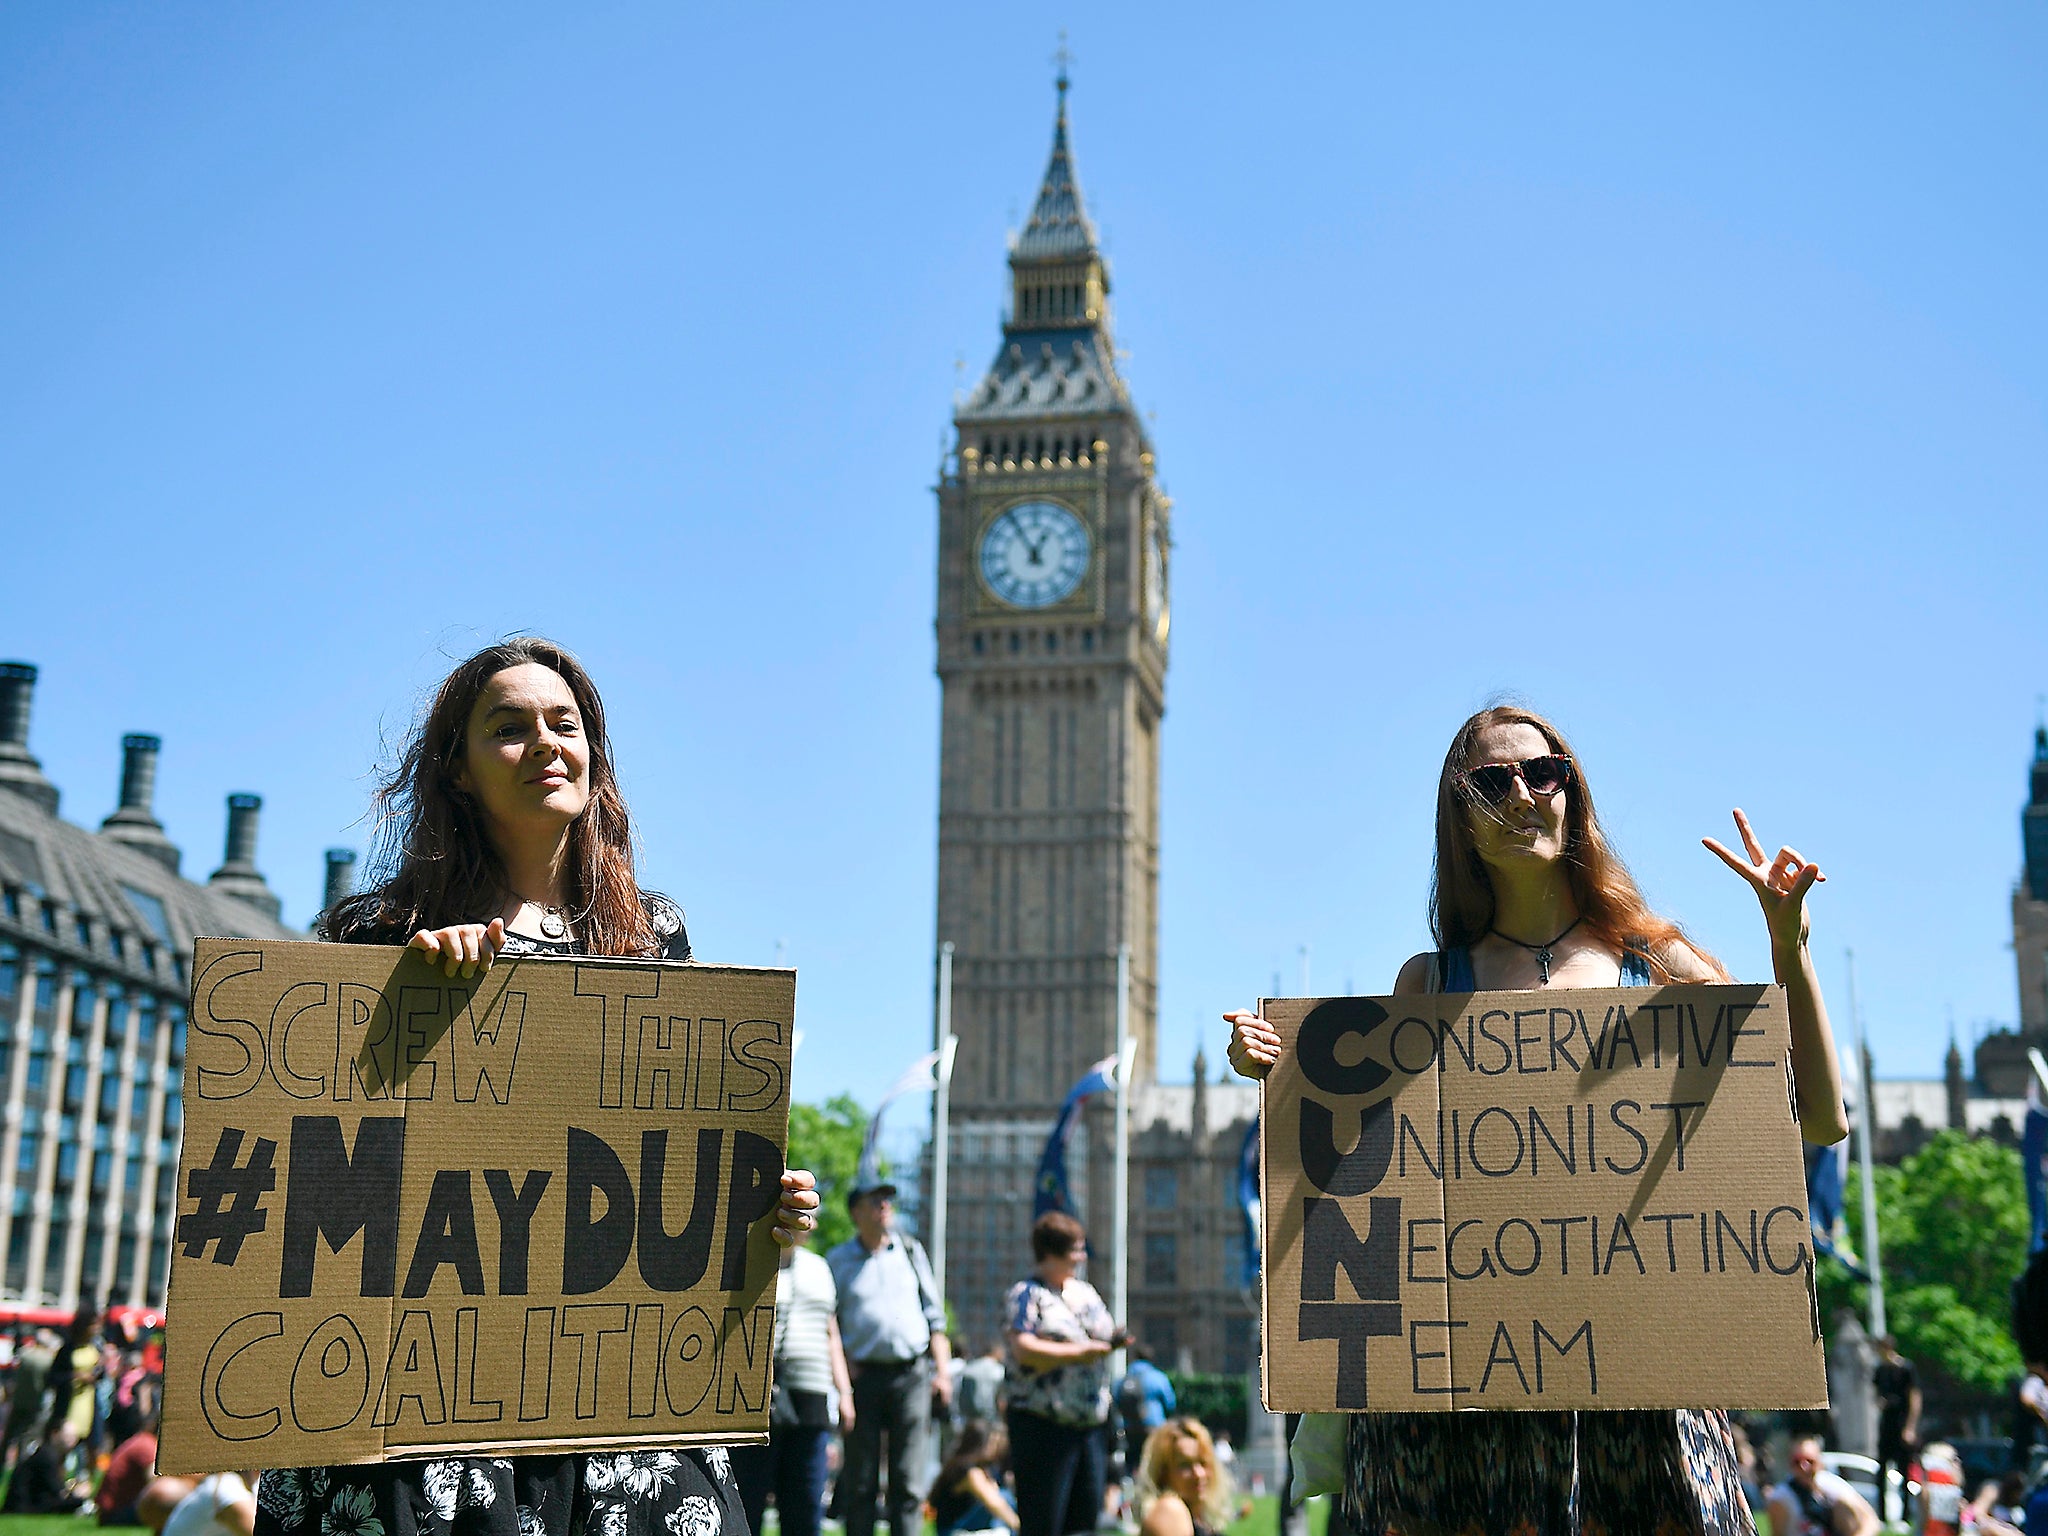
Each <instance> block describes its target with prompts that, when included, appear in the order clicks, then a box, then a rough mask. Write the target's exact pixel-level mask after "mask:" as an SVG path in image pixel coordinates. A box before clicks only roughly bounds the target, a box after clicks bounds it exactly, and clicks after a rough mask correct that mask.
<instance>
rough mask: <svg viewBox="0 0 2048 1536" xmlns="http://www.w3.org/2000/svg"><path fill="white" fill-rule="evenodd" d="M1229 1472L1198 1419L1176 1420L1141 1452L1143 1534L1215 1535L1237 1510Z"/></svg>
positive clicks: (1152, 1437) (1159, 1430)
mask: <svg viewBox="0 0 2048 1536" xmlns="http://www.w3.org/2000/svg"><path fill="white" fill-rule="evenodd" d="M1231 1502H1232V1493H1231V1484H1230V1474H1229V1473H1228V1472H1226V1471H1224V1470H1223V1468H1222V1466H1221V1465H1220V1464H1218V1462H1217V1460H1216V1446H1215V1443H1214V1442H1213V1441H1212V1440H1210V1438H1209V1431H1208V1429H1207V1428H1206V1427H1205V1426H1204V1425H1203V1423H1202V1421H1201V1420H1200V1419H1175V1420H1173V1421H1172V1422H1171V1423H1166V1424H1161V1425H1159V1426H1158V1427H1157V1428H1156V1429H1154V1430H1153V1431H1152V1433H1151V1434H1149V1435H1147V1436H1146V1437H1145V1440H1144V1443H1143V1445H1142V1446H1141V1447H1140V1449H1139V1453H1138V1511H1139V1525H1138V1531H1139V1536H1217V1533H1218V1532H1220V1531H1222V1530H1223V1529H1224V1527H1226V1526H1228V1525H1229V1524H1230V1522H1231V1518H1232V1516H1233V1514H1234V1511H1233V1510H1232V1508H1231Z"/></svg>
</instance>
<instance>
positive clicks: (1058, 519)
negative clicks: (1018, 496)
mask: <svg viewBox="0 0 2048 1536" xmlns="http://www.w3.org/2000/svg"><path fill="white" fill-rule="evenodd" d="M980 558H981V579H982V580H983V581H984V582H986V583H988V589H989V591H991V592H993V593H995V595H996V596H997V597H999V598H1001V599H1002V600H1003V601H1004V602H1006V603H1008V604H1009V605H1010V606H1011V607H1012V608H1049V607H1051V606H1052V605H1053V604H1054V603H1057V602H1059V601H1061V600H1062V599H1064V598H1067V597H1071V596H1072V595H1073V592H1074V589H1075V588H1076V587H1078V586H1080V585H1081V578H1082V577H1083V576H1086V575H1087V574H1088V530H1087V528H1085V527H1084V526H1083V525H1082V523H1081V519H1080V518H1078V517H1076V516H1075V515H1074V514H1073V513H1072V512H1071V511H1069V510H1068V509H1067V508H1065V507H1063V506H1061V505H1060V504H1059V503H1058V502H1056V501H1027V502H1022V503H1020V504H1019V505H1017V506H1014V507H1011V508H1009V509H1008V510H1007V511H1005V512H1003V513H1002V514H1001V515H1000V516H999V517H997V518H996V520H995V521H994V522H992V523H990V524H989V525H988V531H987V532H986V533H984V534H983V535H982V536H981V557H980Z"/></svg>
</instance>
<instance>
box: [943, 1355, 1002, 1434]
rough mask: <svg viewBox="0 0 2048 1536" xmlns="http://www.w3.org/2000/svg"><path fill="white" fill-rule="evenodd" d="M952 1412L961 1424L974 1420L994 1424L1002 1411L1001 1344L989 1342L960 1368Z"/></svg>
mask: <svg viewBox="0 0 2048 1536" xmlns="http://www.w3.org/2000/svg"><path fill="white" fill-rule="evenodd" d="M953 1414H954V1417H955V1418H957V1419H959V1421H960V1422H961V1424H962V1425H966V1424H971V1423H973V1422H974V1421H975V1420H976V1419H985V1420H987V1421H988V1422H989V1423H991V1424H992V1423H994V1422H995V1421H996V1420H997V1419H999V1418H1001V1417H1002V1414H1003V1346H1002V1345H1001V1344H999V1343H997V1344H991V1345H989V1347H988V1348H987V1349H985V1350H983V1351H982V1352H981V1353H980V1354H978V1355H976V1356H975V1357H974V1358H973V1359H972V1360H970V1361H968V1362H967V1364H966V1365H964V1366H962V1367H961V1369H960V1384H959V1386H958V1388H956V1390H955V1395H954V1398H953Z"/></svg>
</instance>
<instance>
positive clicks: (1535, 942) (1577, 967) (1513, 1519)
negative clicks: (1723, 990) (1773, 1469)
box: [1226, 708, 1848, 1536]
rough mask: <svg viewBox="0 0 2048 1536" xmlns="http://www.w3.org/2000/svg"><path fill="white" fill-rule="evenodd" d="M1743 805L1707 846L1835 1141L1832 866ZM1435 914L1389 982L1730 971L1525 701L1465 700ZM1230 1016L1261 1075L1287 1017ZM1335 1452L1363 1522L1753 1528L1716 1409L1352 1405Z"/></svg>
mask: <svg viewBox="0 0 2048 1536" xmlns="http://www.w3.org/2000/svg"><path fill="white" fill-rule="evenodd" d="M1735 824H1736V827H1737V830H1738V831H1739V832H1740V833H1741V837H1742V845H1743V850H1744V851H1743V852H1742V853H1737V852H1734V851H1733V850H1731V849H1729V848H1727V847H1725V846H1723V845H1722V844H1721V843H1718V842H1716V841H1715V840H1714V839H1712V838H1708V839H1706V840H1705V842H1706V846H1707V848H1708V849H1709V850H1710V851H1711V852H1713V853H1714V854H1715V855H1716V856H1717V857H1718V858H1720V859H1721V860H1722V861H1723V862H1724V863H1726V864H1727V865H1728V866H1729V867H1730V868H1731V869H1733V870H1734V871H1735V872H1736V873H1737V874H1738V875H1740V876H1741V877H1742V878H1743V879H1744V880H1746V881H1748V882H1749V884H1750V887H1751V888H1752V889H1753V890H1754V891H1755V893H1756V897H1757V900H1758V902H1759V903H1760V904H1761V906H1762V908H1763V913H1764V920H1765V922H1766V924H1767V926H1768V927H1769V930H1770V938H1771V960H1772V968H1773V969H1774V970H1775V972H1776V975H1777V980H1778V981H1779V982H1780V983H1781V984H1782V985H1783V986H1784V988H1785V993H1786V999H1787V1003H1788V1009H1789V1013H1790V1016H1791V1026H1792V1070H1793V1076H1794V1081H1795V1083H1796V1086H1797V1092H1798V1110H1799V1123H1800V1128H1801V1130H1802V1131H1803V1132H1804V1134H1805V1135H1806V1138H1807V1139H1808V1140H1809V1141H1816V1142H1822V1143H1828V1142H1835V1141H1840V1140H1841V1139H1842V1137H1844V1136H1845V1135H1847V1134H1848V1126H1847V1124H1846V1119H1845V1114H1844V1110H1843V1107H1842V1074H1841V1066H1840V1064H1839V1063H1838V1062H1837V1060H1836V1058H1835V1049H1834V1041H1833V1037H1832V1035H1831V1034H1830V1032H1829V1029H1828V1022H1827V1009H1826V1006H1825V1004H1824V1003H1823V1002H1822V1000H1821V993H1820V983H1819V981H1818V980H1817V978H1816V976H1815V974H1814V966H1813V959H1812V955H1811V953H1810V952H1809V949H1808V945H1807V915H1806V895H1807V892H1809V891H1810V890H1812V889H1813V887H1814V885H1815V884H1816V883H1817V882H1819V881H1820V880H1821V879H1823V878H1825V877H1824V876H1823V875H1822V874H1821V872H1820V869H1819V867H1818V866H1816V865H1814V864H1811V863H1809V862H1807V861H1806V860H1805V859H1803V858H1801V857H1800V856H1799V855H1798V854H1797V853H1795V852H1794V851H1793V850H1791V849H1790V848H1783V849H1780V850H1779V852H1778V855H1777V857H1776V858H1775V859H1771V858H1767V857H1766V856H1765V853H1764V850H1763V847H1762V846H1761V844H1759V843H1758V841H1757V839H1756V835H1755V833H1754V832H1753V831H1751V829H1750V825H1749V820H1748V818H1747V817H1745V816H1744V815H1743V814H1742V812H1740V811H1737V812H1736V813H1735ZM1430 927H1431V930H1432V932H1433V934H1434V935H1435V938H1436V940H1437V945H1438V947H1437V949H1436V950H1435V951H1434V952H1433V953H1429V954H1421V955H1416V956H1415V957H1413V958H1412V959H1411V960H1409V961H1408V963H1407V964H1406V965H1404V966H1402V968H1401V974H1400V977H1399V979H1398V980H1397V981H1396V982H1395V984H1394V991H1395V993H1396V994H1401V993H1419V992H1472V991H1487V992H1505V991H1522V990H1533V989H1537V988H1542V987H1608V986H1616V985H1619V986H1650V985H1654V984H1658V983H1664V982H1723V981H1727V980H1728V979H1729V977H1728V975H1727V973H1726V972H1725V971H1724V970H1723V969H1722V967H1721V965H1720V963H1719V962H1718V961H1716V960H1715V959H1714V958H1713V957H1712V956H1711V955H1709V954H1707V953H1706V952H1705V951H1703V950H1701V949H1700V948H1699V947H1698V946H1696V945H1695V944H1693V943H1692V942H1691V941H1690V940H1689V939H1688V938H1687V937H1686V936H1685V933H1684V931H1683V930H1682V929H1680V928H1679V926H1678V925H1677V924H1676V923H1674V922H1672V921H1671V920H1670V919H1668V918H1663V917H1659V916H1658V915H1657V914H1656V913H1655V912H1653V911H1651V910H1650V907H1649V904H1648V903H1647V902H1645V901H1644V899H1643V897H1642V893H1641V892H1640V891H1638V890H1637V889H1636V885H1635V882H1634V881H1633V880H1632V879H1631V878H1630V877H1629V874H1628V871H1627V869H1626V868H1625V867H1624V866H1623V865H1622V863H1621V860H1620V859H1619V858H1618V857H1617V856H1616V855H1615V854H1614V852H1613V850H1612V849H1611V848H1610V847H1609V846H1608V843H1607V839H1606V837H1605V835H1604V833H1603V832H1602V831H1601V828H1600V821H1599V818H1598V816H1597V815H1596V814H1595V813H1594V809H1593V796H1592V791H1591V790H1590V789H1589V788H1588V787H1587V785H1586V782H1585V778H1584V776H1583V774H1582V773H1581V772H1580V770H1579V766H1578V763H1577V760H1576V759H1575V758H1574V757H1573V756H1572V753H1571V749H1570V748H1569V747H1568V746H1567V745H1566V744H1565V740H1564V737H1563V735H1562V734H1561V733H1560V732H1559V731H1558V729H1557V728H1556V727H1555V726H1553V725H1552V724H1550V722H1549V721H1547V720H1545V719H1543V718H1542V717H1541V716H1540V715H1536V714H1532V713H1531V712H1529V711H1527V710H1523V709H1515V708H1496V709H1488V710H1484V711H1482V712H1481V713H1479V714H1476V715H1474V716H1473V717H1472V718H1471V719H1469V720H1467V721H1466V722H1465V723H1464V725H1463V726H1462V727H1460V728H1459V731H1458V734H1457V736H1456V737H1455V738H1454V739H1453V741H1452V742H1451V749H1450V751H1449V753H1448V754H1447V755H1446V756H1445V758H1444V766H1443V773H1442V776H1441V777H1440V779H1439V781H1438V787H1437V819H1436V879H1435V883H1434V886H1433V888H1432V890H1431V899H1430ZM1226 1018H1227V1019H1228V1020H1229V1022H1230V1025H1231V1038H1230V1064H1231V1066H1232V1067H1234V1068H1235V1069H1236V1070H1237V1071H1238V1072H1239V1073H1241V1074H1242V1075H1244V1076H1246V1077H1253V1078H1257V1077H1264V1076H1265V1075H1266V1073H1267V1072H1268V1071H1270V1070H1271V1068H1272V1066H1273V1064H1274V1063H1275V1062H1277V1061H1278V1060H1279V1059H1280V1050H1281V1042H1280V1036H1279V1034H1278V1033H1277V1032H1276V1031H1275V1030H1274V1029H1273V1028H1272V1026H1271V1025H1269V1024H1268V1023H1267V1022H1266V1021H1265V1020H1264V1019H1262V1018H1260V1017H1259V1016H1258V1015H1257V1014H1254V1013H1250V1012H1238V1013H1233V1014H1228V1015H1226ZM1344 1462H1345V1467H1346V1471H1345V1477H1344V1488H1343V1507H1344V1513H1345V1514H1346V1516H1347V1517H1348V1518H1349V1519H1350V1520H1351V1522H1352V1525H1353V1526H1354V1528H1356V1529H1357V1530H1359V1531H1361V1532H1369V1533H1372V1536H1379V1533H1381V1532H1398V1533H1401V1536H1425V1533H1437V1532H1457V1533H1460V1536H1463V1533H1466V1532H1486V1533H1494V1532H1499V1533H1503V1536H1505V1533H1508V1532H1522V1531H1539V1532H1543V1533H1546V1536H1547V1533H1551V1532H1566V1531H1579V1532H1584V1533H1586V1536H1616V1533H1620V1532H1625V1531H1651V1532H1657V1533H1660V1536H1662V1533H1665V1532H1672V1533H1681V1532H1682V1533H1688V1536H1691V1533H1701V1536H1738V1533H1739V1536H1749V1533H1750V1532H1751V1531H1752V1530H1753V1529H1754V1522H1753V1521H1752V1520H1751V1519H1750V1516H1749V1511H1748V1508H1747V1506H1746V1504H1745V1503H1744V1502H1743V1498H1742V1485H1741V1474H1740V1470H1739V1468H1738V1466H1737V1464H1736V1457H1735V1446H1734V1441H1733V1439H1732V1438H1731V1436H1730V1432H1729V1427H1728V1419H1727V1415H1726V1414H1725V1413H1722V1412H1721V1411H1719V1410H1692V1409H1681V1410H1677V1411H1675V1412H1674V1411H1658V1412H1624V1413H1543V1412H1534V1413H1460V1414H1451V1413H1443V1414H1429V1413H1374V1414H1363V1413H1362V1414H1355V1415H1352V1416H1351V1418H1350V1421H1349V1427H1348V1431H1347V1443H1346V1446H1345V1451H1344Z"/></svg>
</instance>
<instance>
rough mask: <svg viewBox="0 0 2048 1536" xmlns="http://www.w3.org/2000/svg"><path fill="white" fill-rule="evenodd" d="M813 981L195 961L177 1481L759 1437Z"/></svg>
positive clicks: (329, 954) (550, 961)
mask: <svg viewBox="0 0 2048 1536" xmlns="http://www.w3.org/2000/svg"><path fill="white" fill-rule="evenodd" d="M795 1001H796V973H795V972H794V971H787V970H757V969H747V968H741V967H728V966H710V965H686V964H678V963H665V962H661V961H637V960H614V959H601V958H591V959H584V958H577V959H554V958H536V957H530V956H528V957H510V956H508V957H504V958H501V959H499V961H498V962H497V963H496V964H495V965H494V966H492V967H491V969H490V970H489V971H487V972H484V973H483V974H481V975H479V976H477V977H475V978H473V979H470V980H463V979H460V978H456V979H453V980H451V979H450V978H448V977H447V976H445V975H444V974H443V973H442V972H441V971H440V969H439V968H438V967H436V966H434V965H432V964H431V963H429V962H428V961H427V960H426V959H425V957H423V956H422V955H420V954H419V953H418V952H416V951H409V950H400V949H390V948H379V947H370V946H356V945H337V944H310V943H264V942H256V941H252V940H244V939H200V940H199V941H198V942H197V944H196V945H195V946H194V951H193V959H192V1011H191V1025H190V1031H189V1035H188V1040H187V1045H186V1054H185V1092H184V1105H185V1136H184V1150H183V1153H182V1155H181V1159H180V1164H179V1169H178V1190H179V1205H178V1210H179V1216H178V1228H177V1238H176V1241H175V1242H174V1244H173V1248H172V1260H171V1282H170V1296H169V1302H168V1305H167V1309H166V1310H167V1315H168V1325H167V1328H166V1336H165V1366H164V1405H163V1427H162V1432H161V1436H160V1439H161V1444H160V1448H159V1454H158V1467H159V1470H161V1471H165V1472H175V1473H188V1474H189V1473H200V1472H213V1471H226V1470H231V1469H237V1468H246V1467H250V1466H264V1467H278V1466H316V1465H332V1464H339V1463H345V1462H374V1461H382V1460H385V1459H389V1458H396V1457H400V1456H405V1457H417V1456H425V1455H436V1454H458V1453H459V1454H497V1455H509V1454H515V1453H520V1452H538V1451H547V1450H575V1449H598V1448H613V1449H623V1448H629V1447H641V1446H677V1445H690V1444H725V1443H733V1442H742V1441H749V1440H760V1439H762V1438H764V1437H765V1435H766V1432H767V1427H768V1368H769V1357H770V1354H771V1353H772V1348H773V1338H774V1330H775V1321H774V1313H775V1276H776V1247H775V1241H774V1237H773V1232H772V1228H773V1224H774V1213H775V1208H776V1205H777V1202H778V1200H779V1199H780V1194H781V1188H780V1175H781V1173H782V1169H783V1156H784V1153H785V1151H786V1149H787V1146H788V1136H789V1059H790V1050H791V1044H792V1041H793V1039H794V1027H793V1025H794V1010H795Z"/></svg>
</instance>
